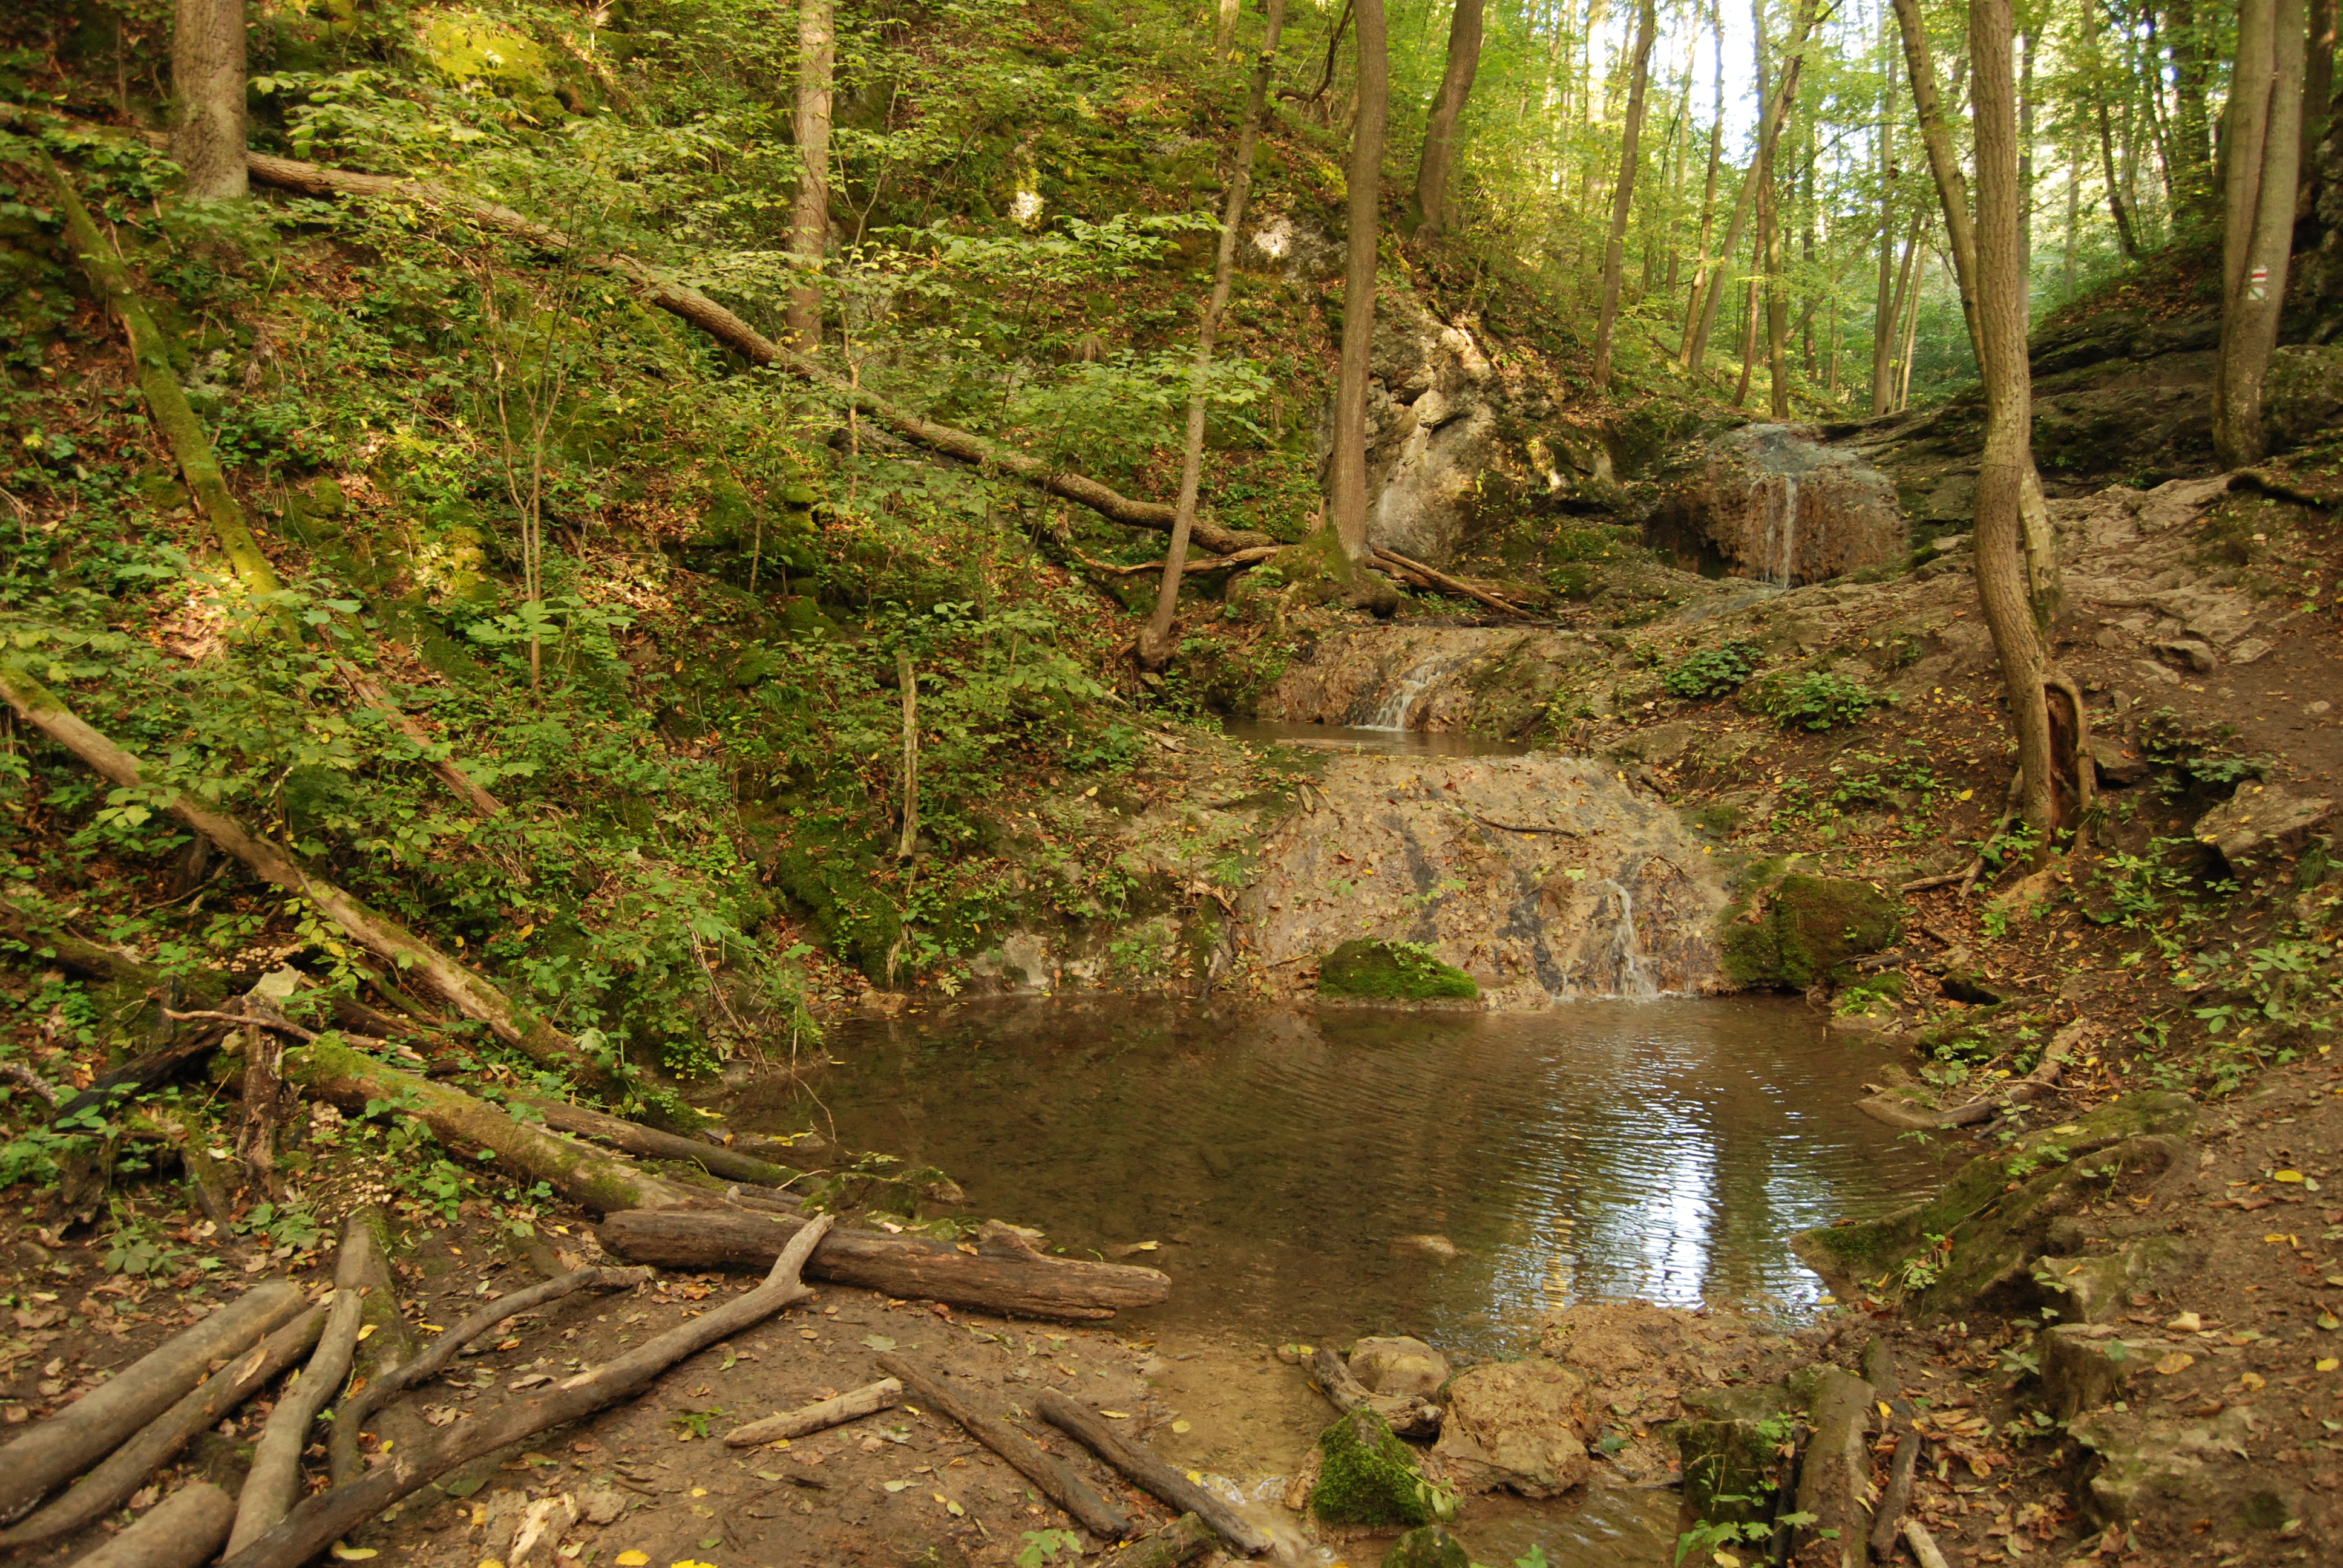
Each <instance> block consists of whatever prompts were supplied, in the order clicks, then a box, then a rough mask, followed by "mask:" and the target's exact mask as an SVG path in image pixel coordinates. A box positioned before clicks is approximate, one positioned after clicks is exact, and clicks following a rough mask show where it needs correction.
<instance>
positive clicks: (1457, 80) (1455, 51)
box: [1412, 0, 1483, 236]
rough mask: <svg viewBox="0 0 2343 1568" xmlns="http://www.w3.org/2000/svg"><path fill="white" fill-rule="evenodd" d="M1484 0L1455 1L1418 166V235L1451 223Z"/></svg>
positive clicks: (1477, 61) (1415, 215) (1476, 66)
mask: <svg viewBox="0 0 2343 1568" xmlns="http://www.w3.org/2000/svg"><path fill="white" fill-rule="evenodd" d="M1482 8H1483V0H1456V5H1455V9H1454V10H1453V11H1452V12H1451V13H1450V14H1449V17H1448V64H1447V65H1446V67H1445V68H1444V69H1443V71H1442V72H1441V74H1440V90H1439V91H1438V92H1437V93H1435V94H1433V98H1432V113H1431V115H1430V116H1429V117H1428V118H1426V120H1425V121H1424V126H1423V153H1422V155H1421V156H1418V157H1417V159H1416V164H1415V200H1414V204H1413V206H1414V211H1413V214H1412V216H1413V218H1414V221H1415V233H1416V234H1417V235H1418V236H1432V235H1435V234H1438V233H1439V232H1440V231H1441V230H1442V229H1443V228H1444V227H1445V226H1447V223H1448V201H1449V189H1448V186H1449V181H1450V178H1451V176H1453V173H1454V170H1455V166H1456V122H1457V121H1458V120H1459V119H1461V118H1463V114H1464V105H1465V102H1466V100H1467V99H1469V98H1470V97H1471V96H1472V95H1473V76H1474V75H1476V74H1477V73H1478V72H1479V71H1480V69H1481V36H1482V21H1483V17H1482Z"/></svg>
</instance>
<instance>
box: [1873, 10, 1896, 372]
mask: <svg viewBox="0 0 2343 1568" xmlns="http://www.w3.org/2000/svg"><path fill="white" fill-rule="evenodd" d="M1880 42H1881V43H1882V45H1885V42H1886V40H1885V39H1884V38H1883V39H1882V40H1881V41H1880ZM1884 64H1885V62H1883V65H1884ZM1895 292H1896V86H1895V82H1894V79H1893V77H1892V76H1891V75H1890V74H1889V73H1888V72H1886V71H1885V70H1882V71H1881V72H1880V75H1879V293H1878V297H1876V298H1875V300H1874V302H1873V307H1872V316H1871V411H1872V412H1873V413H1874V414H1885V412H1887V408H1888V405H1889V404H1890V403H1892V402H1893V401H1894V400H1895V397H1896V300H1895Z"/></svg>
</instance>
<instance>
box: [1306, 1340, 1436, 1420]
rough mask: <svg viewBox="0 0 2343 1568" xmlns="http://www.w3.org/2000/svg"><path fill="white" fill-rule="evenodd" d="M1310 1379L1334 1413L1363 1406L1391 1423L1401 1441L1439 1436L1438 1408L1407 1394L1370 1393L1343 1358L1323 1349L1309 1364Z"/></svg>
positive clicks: (1320, 1348) (1322, 1347) (1321, 1348)
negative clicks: (1335, 1410)
mask: <svg viewBox="0 0 2343 1568" xmlns="http://www.w3.org/2000/svg"><path fill="white" fill-rule="evenodd" d="M1310 1375H1311V1377H1312V1378H1313V1379H1315V1380H1316V1382H1317V1384H1318V1388H1319V1391H1320V1392H1322V1393H1324V1394H1325V1396H1326V1397H1327V1399H1329V1400H1330V1401H1332V1402H1333V1405H1334V1408H1335V1409H1337V1410H1343V1411H1348V1410H1356V1409H1357V1408H1358V1407H1359V1406H1361V1405H1365V1406H1366V1407H1367V1408H1368V1409H1370V1410H1372V1411H1373V1412H1375V1413H1376V1414H1377V1415H1380V1416H1382V1417H1383V1420H1385V1421H1387V1422H1390V1423H1391V1429H1392V1430H1393V1432H1397V1433H1399V1435H1400V1436H1402V1437H1434V1436H1437V1435H1438V1434H1439V1432H1440V1407H1439V1406H1438V1405H1436V1404H1433V1403H1431V1402H1428V1401H1424V1400H1420V1399H1416V1398H1414V1397H1413V1396H1411V1395H1406V1394H1385V1393H1372V1392H1368V1389H1367V1386H1366V1384H1364V1383H1363V1382H1360V1381H1359V1380H1358V1379H1357V1378H1354V1377H1353V1376H1352V1375H1351V1369H1350V1368H1349V1367H1347V1366H1344V1365H1343V1364H1342V1357H1341V1356H1338V1355H1336V1354H1335V1353H1334V1352H1332V1350H1329V1349H1327V1348H1325V1347H1324V1346H1321V1347H1319V1351H1318V1353H1317V1355H1315V1356H1314V1357H1312V1359H1311V1362H1310Z"/></svg>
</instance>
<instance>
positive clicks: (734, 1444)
mask: <svg viewBox="0 0 2343 1568" xmlns="http://www.w3.org/2000/svg"><path fill="white" fill-rule="evenodd" d="M902 1402H903V1385H902V1383H901V1382H898V1381H897V1380H896V1379H894V1378H880V1380H879V1381H878V1382H867V1383H864V1384H863V1385H862V1386H861V1387H860V1388H852V1389H849V1390H847V1391H846V1392H844V1393H842V1394H840V1395H839V1396H838V1397H837V1398H835V1399H825V1400H822V1401H820V1402H817V1403H814V1404H809V1405H800V1406H799V1408H797V1409H796V1410H791V1411H784V1412H781V1413H780V1414H779V1415H769V1416H767V1417H766V1418H765V1419H764V1420H762V1421H752V1422H749V1424H748V1425H746V1426H743V1427H736V1428H734V1429H733V1430H732V1431H730V1432H726V1433H725V1434H724V1442H725V1445H726V1446H727V1447H729V1448H754V1447H756V1446H757V1445H758V1444H759V1443H760V1442H772V1441H773V1440H774V1439H775V1438H781V1437H803V1436H804V1435H805V1434H806V1433H808V1432H827V1431H828V1430H829V1429H830V1428H831V1427H833V1426H844V1425H845V1424H846V1423H847V1422H850V1421H860V1420H861V1419H862V1418H863V1417H864V1416H866V1415H876V1414H878V1413H879V1412H880V1411H882V1410H892V1409H894V1408H895V1407H896V1406H897V1405H899V1404H900V1403H902Z"/></svg>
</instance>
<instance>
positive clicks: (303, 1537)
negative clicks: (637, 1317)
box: [222, 1214, 830, 1568]
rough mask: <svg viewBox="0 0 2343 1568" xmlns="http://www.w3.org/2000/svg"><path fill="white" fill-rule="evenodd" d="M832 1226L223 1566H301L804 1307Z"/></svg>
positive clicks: (324, 1502) (313, 1510) (297, 1514)
mask: <svg viewBox="0 0 2343 1568" xmlns="http://www.w3.org/2000/svg"><path fill="white" fill-rule="evenodd" d="M829 1228H830V1216H828V1215H826V1214H825V1215H823V1216H822V1217H821V1218H820V1219H818V1220H816V1221H813V1223H811V1224H809V1225H808V1226H806V1227H805V1229H804V1230H802V1231H799V1232H798V1234H797V1235H796V1236H794V1237H792V1238H790V1241H789V1247H788V1248H787V1249H786V1250H784V1251H782V1253H781V1255H780V1256H779V1257H778V1258H776V1259H775V1260H774V1261H773V1268H772V1271H771V1272H770V1273H769V1274H767V1275H766V1276H765V1282H764V1283H763V1284H761V1285H759V1286H758V1287H757V1288H756V1289H755V1290H753V1291H749V1292H747V1293H745V1294H743V1295H739V1296H735V1297H734V1298H732V1300H730V1301H729V1302H725V1303H724V1304H723V1305H722V1306H720V1307H718V1308H716V1309H715V1310H713V1311H712V1312H708V1313H706V1314H705V1315H703V1316H701V1317H697V1318H687V1319H686V1320H684V1322H681V1323H679V1324H677V1325H676V1326H675V1327H674V1328H671V1329H669V1330H668V1331H667V1332H665V1333H663V1334H660V1335H659V1336H658V1337H657V1338H655V1339H651V1340H648V1341H646V1342H643V1343H642V1344H641V1345H639V1346H638V1347H637V1348H636V1349H634V1350H633V1351H630V1352H628V1353H627V1354H626V1355H623V1356H620V1357H619V1358H618V1360H617V1361H614V1362H606V1363H605V1364H603V1365H601V1366H598V1367H594V1368H591V1369H589V1370H588V1371H585V1372H579V1373H578V1374H577V1375H576V1376H575V1377H572V1378H569V1379H568V1380H566V1381H565V1382H558V1383H556V1384H555V1385H554V1386H553V1387H552V1388H550V1389H548V1390H547V1391H546V1392H543V1393H541V1394H537V1395H534V1396H532V1397H528V1398H524V1399H516V1400H509V1401H507V1402H505V1403H503V1404H501V1405H499V1406H498V1407H497V1408H496V1409H495V1410H492V1411H489V1412H487V1413H485V1414H482V1415H479V1416H476V1417H474V1418H472V1419H471V1420H468V1421H460V1422H457V1423H456V1424H455V1425H453V1426H451V1427H448V1428H447V1429H446V1430H445V1432H443V1433H442V1434H441V1435H440V1436H439V1437H438V1438H437V1440H436V1441H434V1442H431V1443H430V1444H429V1445H428V1446H427V1447H425V1448H423V1449H421V1450H419V1451H408V1452H397V1453H394V1454H392V1455H391V1457H390V1458H388V1459H387V1460H385V1461H384V1462H382V1463H380V1464H378V1465H377V1466H375V1467H374V1468H373V1469H372V1470H370V1471H368V1472H367V1473H366V1474H365V1475H363V1476H361V1477H359V1478H358V1479H357V1480H356V1481H353V1482H351V1483H349V1484H347V1486H337V1487H334V1488H331V1489H330V1490H328V1491H326V1492H321V1493H317V1494H316V1495H315V1496H312V1497H310V1498H308V1499H307V1501H305V1502H304V1503H301V1505H300V1506H299V1507H297V1508H296V1509H294V1510H293V1512H292V1513H288V1514H287V1515H286V1516H285V1518H284V1520H283V1521H282V1522H281V1523H278V1524H277V1527H276V1528H275V1529H273V1530H271V1531H269V1532H268V1533H267V1534H266V1535H263V1536H262V1537H261V1538H260V1539H259V1540H257V1541H256V1542H254V1543H252V1544H251V1545H249V1546H247V1547H246V1548H245V1549H244V1550H243V1551H242V1552H239V1553H234V1554H232V1555H231V1556H229V1557H228V1558H227V1559H226V1562H225V1563H224V1564H223V1565H222V1568H300V1564H302V1563H307V1561H308V1560H309V1559H310V1558H312V1557H314V1556H316V1555H317V1553H320V1552H323V1551H324V1550H325V1549H326V1548H327V1545H329V1544H330V1543H333V1542H335V1541H337V1540H339V1539H340V1538H341V1537H342V1536H344V1535H345V1534H347V1533H349V1532H350V1531H352V1530H355V1529H356V1528H357V1527H358V1526H359V1525H361V1524H363V1523H366V1522H367V1520H369V1519H372V1518H373V1517H374V1516H375V1515H376V1514H377V1513H381V1512H382V1511H383V1510H384V1509H386V1508H388V1507H389V1506H390V1505H391V1504H392V1503H397V1501H398V1500H399V1499H400V1498H402V1497H405V1496H407V1495H408V1494H409V1493H413V1492H416V1491H417V1490H419V1489H420V1488H422V1487H425V1486H427V1485H429V1484H430V1483H432V1482H433V1481H436V1480H437V1479H438V1478H439V1477H440V1476H442V1475H445V1474H446V1473H447V1472H449V1471H450V1470H453V1469H455V1468H456V1467H457V1466H458V1465H459V1464H467V1463H469V1462H471V1461H473V1460H475V1459H478V1458H479V1457H481V1456H482V1455H483V1454H488V1453H494V1452H496V1451H497V1450H498V1449H500V1448H503V1447H505V1446H507V1445H508V1444H509V1443H515V1442H520V1441H521V1440H522V1439H523V1438H527V1437H533V1436H535V1435H536V1434H537V1433H538V1432H544V1431H546V1430H548V1429H549V1428H552V1427H557V1426H561V1425H564V1424H566V1423H568V1422H573V1421H576V1420H578V1418H579V1417H581V1416H587V1415H591V1414H592V1413H593V1412H596V1411H598V1410H600V1409H601V1408H602V1407H603V1406H604V1405H607V1404H610V1403H613V1402H616V1401H618V1400H621V1399H624V1398H626V1397H627V1396H628V1395H629V1394H633V1393H636V1392H639V1391H641V1390H642V1389H643V1388H645V1387H646V1386H648V1385H649V1382H651V1380H652V1379H654V1378H656V1377H658V1376H659V1374H660V1373H662V1372H666V1371H667V1370H668V1369H669V1367H672V1366H674V1365H675V1364H676V1363H678V1362H681V1361H683V1360H685V1359H686V1358H688V1357H689V1356H693V1355H696V1354H698V1353H699V1352H701V1351H703V1350H706V1349H707V1348H708V1347H709V1345H712V1344H715V1343H716V1342H719V1341H720V1340H724V1339H728V1338H729V1337H730V1336H731V1335H733V1334H736V1333H739V1332H740V1331H741V1330H743V1329H746V1328H749V1327H752V1326H753V1325H755V1324H757V1323H760V1322H764V1321H765V1320H766V1319H767V1318H769V1317H771V1316H772V1315H773V1314H774V1313H776V1312H779V1311H781V1309H783V1308H784V1307H787V1306H789V1305H790V1304H792V1303H794V1302H801V1301H803V1300H805V1298H806V1297H807V1296H809V1295H810V1294H812V1293H813V1292H811V1291H809V1290H808V1289H807V1287H806V1285H805V1283H804V1282H802V1281H801V1280H799V1277H798V1273H799V1270H800V1269H801V1268H803V1267H804V1265H805V1260H806V1255H807V1254H808V1253H809V1252H811V1251H813V1249H814V1247H815V1246H816V1245H817V1244H818V1243H819V1242H820V1241H821V1238H822V1235H823V1233H824V1232H825V1231H828V1230H829Z"/></svg>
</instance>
